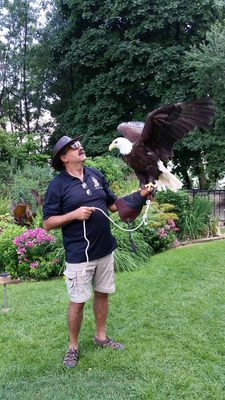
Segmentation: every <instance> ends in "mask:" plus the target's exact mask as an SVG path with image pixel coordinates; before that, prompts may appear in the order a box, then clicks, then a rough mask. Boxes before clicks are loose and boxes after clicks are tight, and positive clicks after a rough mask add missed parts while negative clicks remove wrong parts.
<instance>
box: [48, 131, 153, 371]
mask: <svg viewBox="0 0 225 400" xmlns="http://www.w3.org/2000/svg"><path fill="white" fill-rule="evenodd" d="M78 139H79V138H70V137H68V136H63V137H62V138H61V139H60V140H59V141H58V142H57V143H56V145H55V147H54V150H53V158H52V166H53V168H54V169H55V170H57V171H61V173H60V174H59V175H57V176H56V177H55V178H54V179H53V180H52V182H51V183H50V185H49V187H48V190H47V193H46V197H45V204H44V208H43V219H44V222H43V227H44V229H46V230H50V229H55V228H61V229H62V234H63V243H64V248H65V254H66V270H65V272H64V275H65V276H66V285H67V290H68V294H69V297H70V304H69V308H68V329H69V349H68V351H67V353H66V355H65V357H64V360H63V364H64V366H65V367H67V368H73V367H75V366H76V365H77V363H78V358H79V355H78V335H79V331H80V328H81V323H82V318H83V308H84V304H85V302H86V301H87V300H89V299H90V298H91V296H92V288H93V290H94V300H93V309H94V315H95V322H96V329H95V336H94V339H93V341H94V344H95V345H96V346H101V347H110V348H112V349H123V348H124V346H123V345H122V344H121V343H118V342H116V341H115V340H113V339H110V338H109V337H108V336H107V335H106V318H107V313H108V294H109V293H113V292H114V291H115V284H114V261H113V251H114V250H115V248H116V241H115V238H114V237H113V236H112V234H111V231H110V223H109V220H108V218H107V217H106V216H105V215H104V214H103V213H102V212H101V211H100V210H99V209H101V210H102V211H103V212H104V213H105V214H107V210H108V209H109V210H110V211H112V212H115V211H117V206H116V200H117V199H116V196H115V195H114V194H113V193H112V192H111V191H110V189H109V187H108V184H107V182H106V180H105V178H104V176H103V175H102V174H101V173H100V172H99V171H98V170H96V169H94V168H89V167H86V166H84V162H85V160H86V154H85V151H84V149H83V147H82V145H81V143H80V142H79V141H78ZM148 194H149V190H148V189H144V190H142V191H141V192H140V194H139V193H138V194H137V195H138V205H139V206H140V207H141V208H142V206H143V204H144V203H145V198H144V196H146V195H148Z"/></svg>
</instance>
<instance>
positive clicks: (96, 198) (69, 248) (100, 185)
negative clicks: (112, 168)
mask: <svg viewBox="0 0 225 400" xmlns="http://www.w3.org/2000/svg"><path fill="white" fill-rule="evenodd" d="M82 185H83V186H82ZM115 199H116V196H115V195H114V194H113V193H112V192H111V191H110V189H109V187H108V184H107V182H106V180H105V178H104V176H103V175H102V174H101V172H99V171H98V170H96V169H94V168H90V167H84V181H83V182H82V181H81V180H80V179H78V178H76V177H73V176H71V175H69V174H68V173H67V172H66V171H63V172H61V173H60V174H59V175H57V176H56V177H55V178H54V179H53V180H52V182H51V183H50V184H49V186H48V189H47V193H46V196H45V202H44V207H43V218H44V219H45V220H46V219H48V218H49V217H52V216H55V215H63V214H66V213H68V212H70V211H73V210H75V209H77V208H79V207H81V206H87V207H98V208H100V209H101V210H103V211H104V212H105V213H106V214H108V208H107V206H109V205H111V204H113V203H114V202H115ZM85 225H86V236H87V239H88V240H89V242H90V244H89V248H88V257H89V260H90V261H91V260H96V259H98V258H101V257H104V256H106V255H108V254H110V253H111V252H112V251H113V250H115V248H116V240H115V238H114V237H113V236H112V234H111V231H110V222H109V220H108V218H106V216H105V215H103V213H102V212H101V211H98V210H96V211H94V212H93V213H92V215H91V217H90V218H89V219H88V220H86V221H85ZM62 234H63V243H64V248H65V253H66V261H67V262H69V263H81V262H85V261H86V260H87V258H86V255H85V249H86V247H87V241H86V240H85V238H84V226H83V221H78V220H75V221H72V222H71V223H69V224H67V225H65V226H63V227H62Z"/></svg>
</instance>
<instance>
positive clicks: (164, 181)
mask: <svg viewBox="0 0 225 400" xmlns="http://www.w3.org/2000/svg"><path fill="white" fill-rule="evenodd" d="M158 167H159V170H160V171H161V172H162V173H161V174H160V176H159V179H158V181H157V189H158V190H165V189H166V188H168V189H170V190H172V191H173V192H177V191H178V190H179V189H181V188H182V182H181V181H179V179H177V178H176V176H175V175H173V174H171V172H169V171H168V169H167V168H166V167H165V166H164V165H163V163H162V161H159V162H158Z"/></svg>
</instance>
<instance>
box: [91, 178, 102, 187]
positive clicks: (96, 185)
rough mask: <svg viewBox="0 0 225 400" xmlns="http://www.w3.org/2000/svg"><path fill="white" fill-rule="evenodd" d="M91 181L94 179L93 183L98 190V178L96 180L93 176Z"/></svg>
mask: <svg viewBox="0 0 225 400" xmlns="http://www.w3.org/2000/svg"><path fill="white" fill-rule="evenodd" d="M91 179H92V182H93V183H94V187H95V188H98V187H99V186H100V184H99V182H98V180H97V179H96V178H94V177H93V176H92V177H91Z"/></svg>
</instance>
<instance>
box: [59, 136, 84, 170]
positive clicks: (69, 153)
mask: <svg viewBox="0 0 225 400" xmlns="http://www.w3.org/2000/svg"><path fill="white" fill-rule="evenodd" d="M60 158H61V160H62V161H63V162H64V164H65V165H68V164H77V163H80V162H84V161H85V160H86V154H85V151H84V149H83V147H82V144H81V143H80V142H78V141H76V142H74V143H71V144H70V145H69V146H68V147H66V149H65V151H64V153H63V154H62V155H61V156H60Z"/></svg>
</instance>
